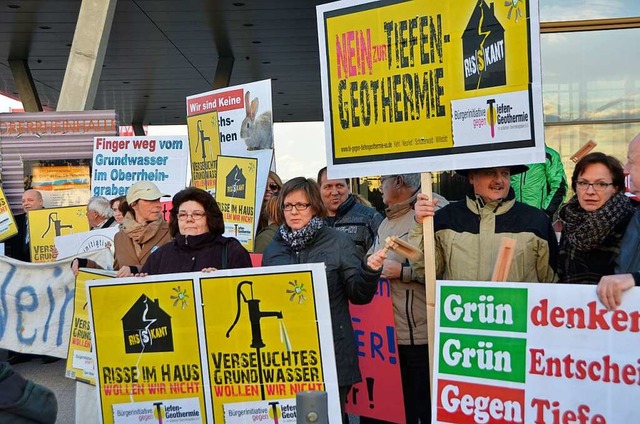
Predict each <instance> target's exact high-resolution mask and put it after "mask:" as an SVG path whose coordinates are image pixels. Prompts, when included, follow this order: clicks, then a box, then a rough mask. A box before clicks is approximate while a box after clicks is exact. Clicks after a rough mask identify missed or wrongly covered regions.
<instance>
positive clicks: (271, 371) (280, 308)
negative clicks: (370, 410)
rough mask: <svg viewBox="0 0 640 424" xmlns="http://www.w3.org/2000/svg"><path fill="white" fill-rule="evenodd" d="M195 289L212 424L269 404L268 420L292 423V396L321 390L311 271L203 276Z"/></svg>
mask: <svg viewBox="0 0 640 424" xmlns="http://www.w3.org/2000/svg"><path fill="white" fill-rule="evenodd" d="M201 290H202V299H203V304H204V307H203V311H204V312H203V316H204V323H205V326H204V330H205V339H206V340H205V343H206V349H207V358H208V360H209V361H208V364H207V366H208V371H209V376H210V379H211V386H210V388H209V390H211V397H212V399H213V412H214V417H215V421H216V422H241V421H235V420H234V417H238V416H239V415H238V412H237V411H240V410H243V409H247V408H254V409H255V410H258V409H260V407H262V406H266V405H269V404H270V402H271V403H275V404H277V405H278V407H277V408H276V409H274V410H267V412H266V414H267V415H268V414H271V415H273V414H274V413H275V414H276V417H277V415H278V414H280V416H279V418H281V419H282V418H291V416H289V417H286V415H287V414H286V411H287V410H288V409H287V408H288V406H287V405H288V404H289V403H291V402H292V401H293V400H294V398H295V394H296V393H297V392H299V391H302V390H325V384H324V383H325V375H324V373H323V366H326V364H323V361H322V357H321V354H320V353H321V349H320V326H319V322H318V316H317V314H316V308H317V305H316V300H315V297H314V281H313V278H312V274H311V272H309V271H306V272H293V273H274V274H266V275H253V276H241V277H234V276H230V277H222V278H215V277H214V278H210V279H207V278H204V279H202V280H201ZM276 401H277V402H276ZM293 404H295V402H293ZM274 411H275V412H274ZM282 414H284V416H283V415H282ZM258 415H259V414H256V416H258ZM270 418H271V419H273V416H270ZM282 422H289V421H282Z"/></svg>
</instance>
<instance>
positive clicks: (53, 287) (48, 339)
mask: <svg viewBox="0 0 640 424" xmlns="http://www.w3.org/2000/svg"><path fill="white" fill-rule="evenodd" d="M82 257H85V258H88V259H92V260H94V261H96V262H97V263H99V264H100V265H101V266H103V267H108V266H111V264H113V256H112V255H111V252H109V250H107V249H100V250H95V251H92V252H87V253H86V254H83V255H82ZM72 260H73V257H69V258H66V259H62V260H59V261H55V262H50V263H43V264H31V263H28V262H21V261H17V260H15V259H11V258H7V257H4V256H1V257H0V283H1V284H2V285H1V290H0V348H3V349H9V350H13V351H15V352H21V353H33V354H41V355H47V356H55V357H58V358H66V356H67V348H68V345H69V332H70V328H71V313H72V308H73V299H74V293H75V277H74V276H73V273H72V272H71V261H72Z"/></svg>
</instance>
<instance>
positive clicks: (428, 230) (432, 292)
mask: <svg viewBox="0 0 640 424" xmlns="http://www.w3.org/2000/svg"><path fill="white" fill-rule="evenodd" d="M420 181H421V185H422V193H423V194H426V195H427V196H429V199H432V198H433V189H432V187H431V184H432V181H431V173H430V172H423V173H422V174H421V175H420ZM422 232H423V235H424V240H423V245H424V283H425V285H426V292H427V293H426V294H427V344H428V347H429V378H430V380H431V381H430V383H429V385H430V387H433V354H434V352H435V346H434V345H433V342H434V340H435V338H436V331H435V323H436V262H435V258H436V251H435V235H434V231H433V217H427V218H425V220H424V221H422ZM431 398H432V399H433V393H431Z"/></svg>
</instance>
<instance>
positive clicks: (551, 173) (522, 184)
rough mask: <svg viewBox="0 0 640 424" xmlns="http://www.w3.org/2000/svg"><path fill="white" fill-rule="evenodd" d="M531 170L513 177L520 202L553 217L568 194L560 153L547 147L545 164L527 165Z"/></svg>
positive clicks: (513, 185)
mask: <svg viewBox="0 0 640 424" xmlns="http://www.w3.org/2000/svg"><path fill="white" fill-rule="evenodd" d="M527 166H528V167H529V170H528V171H527V172H523V173H521V174H517V175H514V176H512V177H511V187H513V190H514V192H515V196H516V200H517V201H518V202H523V203H526V204H527V205H529V206H533V207H534V208H537V209H540V210H542V211H543V212H544V213H546V214H547V216H548V217H552V216H553V214H554V213H555V212H556V211H557V210H558V208H559V207H560V205H562V203H563V202H564V197H565V195H566V194H567V177H566V175H565V173H564V168H563V167H562V159H561V158H560V155H559V154H558V152H556V151H555V150H553V149H552V148H550V147H547V146H545V162H544V163H532V164H529V165H527Z"/></svg>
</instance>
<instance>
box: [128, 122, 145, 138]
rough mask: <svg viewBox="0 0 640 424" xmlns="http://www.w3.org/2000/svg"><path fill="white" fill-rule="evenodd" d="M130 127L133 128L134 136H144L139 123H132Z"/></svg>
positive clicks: (142, 128)
mask: <svg viewBox="0 0 640 424" xmlns="http://www.w3.org/2000/svg"><path fill="white" fill-rule="evenodd" d="M131 127H132V128H133V134H134V135H146V134H145V133H144V126H143V125H142V123H141V122H134V123H132V124H131Z"/></svg>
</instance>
